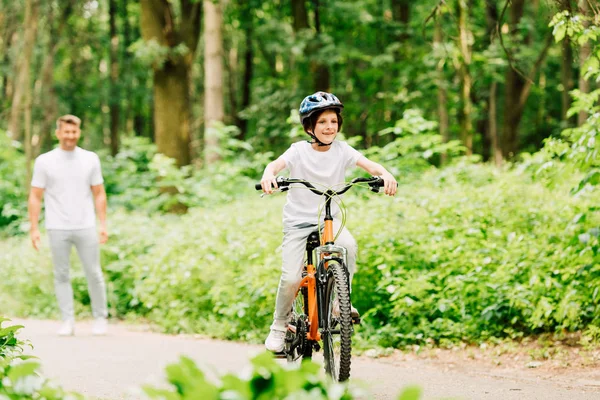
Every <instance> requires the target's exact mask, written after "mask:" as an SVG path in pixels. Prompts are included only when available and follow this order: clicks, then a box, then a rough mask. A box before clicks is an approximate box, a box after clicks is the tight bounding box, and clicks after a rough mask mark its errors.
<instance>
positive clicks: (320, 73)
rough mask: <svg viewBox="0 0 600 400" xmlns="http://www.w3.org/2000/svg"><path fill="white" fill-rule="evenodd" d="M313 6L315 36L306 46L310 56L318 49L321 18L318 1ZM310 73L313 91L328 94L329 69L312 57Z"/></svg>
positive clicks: (315, 0)
mask: <svg viewBox="0 0 600 400" xmlns="http://www.w3.org/2000/svg"><path fill="white" fill-rule="evenodd" d="M314 5H315V30H316V31H317V34H316V35H315V38H314V40H313V41H312V45H311V46H307V49H308V51H309V53H310V54H313V55H314V54H315V52H316V50H317V49H318V48H319V44H320V38H319V36H320V35H321V17H320V12H321V9H320V6H319V0H314ZM310 73H311V74H312V77H313V88H314V90H324V91H326V92H328V91H329V90H330V89H329V85H330V76H329V67H328V66H327V65H325V64H323V63H322V62H321V61H320V60H318V59H316V58H314V57H313V59H312V61H311V64H310Z"/></svg>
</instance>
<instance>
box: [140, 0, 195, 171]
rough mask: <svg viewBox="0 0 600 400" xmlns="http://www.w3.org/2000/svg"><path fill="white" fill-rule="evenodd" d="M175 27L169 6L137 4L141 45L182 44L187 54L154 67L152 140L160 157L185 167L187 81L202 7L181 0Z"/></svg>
mask: <svg viewBox="0 0 600 400" xmlns="http://www.w3.org/2000/svg"><path fill="white" fill-rule="evenodd" d="M180 3H181V4H180V9H181V18H180V23H179V24H177V21H176V19H175V13H174V10H173V6H172V2H171V1H168V0H141V10H142V13H141V30H142V37H143V38H144V40H145V41H150V40H155V41H157V42H158V43H159V44H160V45H161V46H164V47H169V48H170V49H173V48H175V47H177V46H179V45H181V44H185V45H186V47H187V48H188V50H189V51H188V53H187V54H185V55H183V56H179V55H175V54H171V55H170V56H169V58H168V59H167V60H166V61H165V62H164V63H163V64H162V65H156V64H155V65H154V136H155V141H156V146H157V149H158V151H159V152H160V153H162V154H165V155H166V156H168V157H171V158H174V159H175V160H176V161H177V165H179V166H183V165H188V164H189V163H190V161H191V157H190V136H191V135H190V120H191V110H190V102H189V99H190V95H189V83H190V82H189V80H190V70H191V65H192V60H193V59H194V53H195V51H196V48H197V45H198V36H199V32H200V16H201V12H202V6H201V3H199V2H191V1H190V0H181V2H180Z"/></svg>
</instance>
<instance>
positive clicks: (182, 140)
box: [154, 63, 191, 166]
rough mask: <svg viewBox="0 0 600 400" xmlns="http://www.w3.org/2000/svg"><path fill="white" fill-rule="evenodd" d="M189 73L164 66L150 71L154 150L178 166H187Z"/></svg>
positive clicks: (188, 144) (188, 154) (188, 146)
mask: <svg viewBox="0 0 600 400" xmlns="http://www.w3.org/2000/svg"><path fill="white" fill-rule="evenodd" d="M189 107H190V104H189V70H188V68H187V67H186V66H185V65H182V64H172V63H166V64H165V65H164V66H163V68H161V69H158V70H155V71H154V136H155V142H156V147H157V149H158V151H159V152H160V153H162V154H164V155H166V156H168V157H171V158H174V159H175V160H176V161H177V165H178V166H183V165H188V164H189V163H190V161H191V160H190V126H189V124H190V108H189Z"/></svg>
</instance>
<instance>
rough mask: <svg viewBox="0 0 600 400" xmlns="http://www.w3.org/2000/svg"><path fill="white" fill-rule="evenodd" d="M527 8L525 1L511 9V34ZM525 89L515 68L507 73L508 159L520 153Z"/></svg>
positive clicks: (517, 1)
mask: <svg viewBox="0 0 600 400" xmlns="http://www.w3.org/2000/svg"><path fill="white" fill-rule="evenodd" d="M524 8H525V0H514V1H513V2H512V5H511V9H510V21H509V27H510V32H511V34H513V35H514V32H515V31H516V30H517V25H518V24H519V22H520V21H521V17H522V16H523V12H524ZM524 87H525V79H524V78H523V77H522V76H521V75H519V73H518V72H517V71H515V70H514V69H513V68H508V69H507V71H506V88H505V96H504V126H503V135H502V140H503V143H502V147H503V153H504V155H505V156H506V157H513V156H515V155H516V154H517V153H518V151H519V129H518V128H519V124H520V122H521V117H522V114H521V111H520V110H519V98H520V97H521V93H522V92H523V88H524Z"/></svg>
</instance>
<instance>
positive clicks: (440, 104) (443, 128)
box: [433, 15, 450, 164]
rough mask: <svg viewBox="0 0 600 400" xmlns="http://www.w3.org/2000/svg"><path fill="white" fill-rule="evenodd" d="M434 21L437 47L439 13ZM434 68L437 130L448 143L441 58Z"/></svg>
mask: <svg viewBox="0 0 600 400" xmlns="http://www.w3.org/2000/svg"><path fill="white" fill-rule="evenodd" d="M434 23H435V28H434V29H435V30H434V33H433V46H434V49H435V48H436V47H438V48H439V47H441V46H443V32H442V22H441V18H440V16H439V15H438V16H436V18H435V21H434ZM435 69H436V75H437V112H438V120H439V132H440V135H441V136H442V141H443V142H444V143H448V142H449V141H450V131H449V130H448V127H449V124H448V121H449V118H448V92H447V90H446V77H445V74H444V62H443V60H439V61H438V62H437V64H436V67H435ZM447 159H448V157H447V154H446V153H444V154H442V164H445V163H446V161H447Z"/></svg>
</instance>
